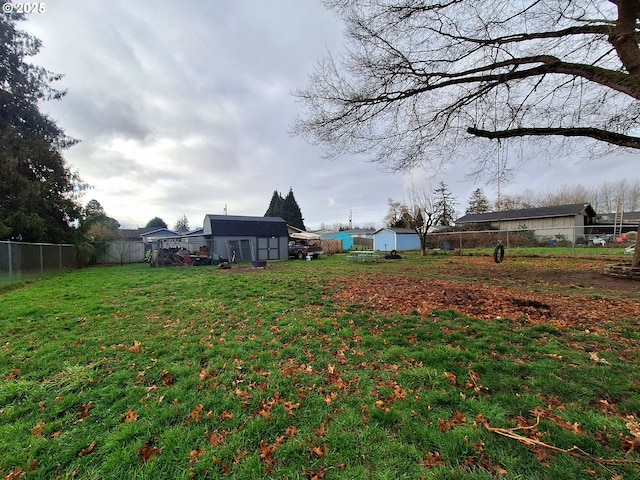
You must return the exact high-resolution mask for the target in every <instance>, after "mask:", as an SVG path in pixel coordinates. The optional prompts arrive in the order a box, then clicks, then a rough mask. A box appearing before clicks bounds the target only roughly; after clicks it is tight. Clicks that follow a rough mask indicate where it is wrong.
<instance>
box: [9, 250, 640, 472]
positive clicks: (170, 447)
mask: <svg viewBox="0 0 640 480" xmlns="http://www.w3.org/2000/svg"><path fill="white" fill-rule="evenodd" d="M443 258H445V257H424V258H421V257H411V258H407V259H405V260H403V261H402V262H396V263H393V262H390V263H385V264H384V265H382V266H379V265H360V264H351V263H349V262H347V261H346V260H345V258H344V257H343V256H341V255H336V256H333V257H329V258H323V259H320V260H317V261H312V262H301V261H289V262H281V263H274V264H273V265H270V266H269V267H268V268H267V269H264V270H262V269H246V270H242V269H231V270H228V271H224V270H218V269H216V268H215V267H198V268H149V267H148V265H146V264H145V265H130V266H125V267H106V268H90V269H85V270H78V271H72V272H67V273H62V274H60V275H56V276H50V277H47V278H44V279H42V280H36V281H31V282H29V283H28V284H22V285H16V286H13V287H11V288H7V289H5V290H3V291H2V292H0V316H1V319H0V321H1V322H2V324H1V328H0V340H1V347H0V382H1V383H0V475H3V476H4V477H5V478H6V479H18V478H28V479H32V478H33V479H67V478H68V479H72V478H73V479H118V480H120V479H133V478H136V479H182V478H184V479H188V478H243V479H245V478H246V479H256V478H278V479H282V478H289V479H297V478H314V479H322V478H325V479H343V478H349V479H373V478H375V479H387V478H388V479H402V478H406V479H419V478H426V479H431V478H433V479H456V478H464V479H492V478H496V477H499V478H507V479H538V478H543V479H547V478H548V479H575V478H593V479H612V478H621V479H634V478H639V475H638V471H639V469H640V463H637V462H640V455H639V450H640V446H639V444H638V442H640V439H639V438H640V437H638V436H634V435H640V433H639V432H637V431H635V432H634V429H635V428H637V427H639V425H638V423H637V422H638V418H637V415H638V412H640V360H639V354H638V348H637V346H638V342H639V341H640V333H639V332H638V331H637V329H635V328H630V327H628V326H627V324H628V322H627V319H624V318H620V319H619V322H618V328H617V329H616V334H615V335H613V334H612V335H610V336H606V335H596V334H594V333H590V332H589V331H584V330H576V331H572V330H568V331H566V330H559V329H556V328H554V327H547V326H540V325H535V326H534V325H530V324H528V323H527V322H526V321H524V320H522V319H514V320H518V321H511V320H509V319H499V320H495V321H479V320H474V319H472V318H468V317H463V316H461V315H459V314H457V313H456V312H455V311H453V310H450V311H443V312H434V313H433V314H431V315H429V316H426V317H424V316H420V315H418V314H417V313H415V312H414V313H410V314H402V315H401V314H392V315H391V316H382V315H381V314H379V313H378V312H376V311H375V310H373V309H371V308H368V307H367V306H365V305H339V304H337V303H336V302H334V300H333V298H332V293H333V292H332V291H331V288H334V287H331V286H330V285H334V284H335V283H334V282H332V279H334V278H336V276H344V275H351V274H352V272H356V271H357V272H360V273H361V272H362V271H366V269H367V268H375V269H377V271H386V272H388V273H389V274H394V273H401V272H402V269H403V268H406V265H407V262H412V263H413V265H414V266H417V267H419V266H424V267H425V269H431V271H432V270H433V268H436V266H437V265H438V262H442V261H443ZM414 274H415V273H414ZM630 345H635V348H630ZM537 421H539V423H538V424H536V422H537ZM532 426H534V427H532ZM487 427H489V428H487ZM516 427H526V428H523V429H520V430H515V431H510V430H506V429H511V428H516ZM496 429H497V430H496ZM509 432H512V433H513V434H514V435H515V434H517V435H519V436H520V437H525V438H530V439H532V440H535V441H537V442H540V443H541V444H544V445H549V446H552V447H555V448H556V449H560V450H562V451H558V450H552V449H549V448H546V447H543V446H540V444H536V445H533V446H532V445H529V446H527V445H526V444H525V443H524V441H523V440H520V439H518V438H512V437H509V436H506V435H505V433H507V434H508V433H509ZM634 442H635V443H634ZM567 452H568V453H567ZM633 462H636V463H635V464H634V463H633ZM616 475H617V476H618V477H616Z"/></svg>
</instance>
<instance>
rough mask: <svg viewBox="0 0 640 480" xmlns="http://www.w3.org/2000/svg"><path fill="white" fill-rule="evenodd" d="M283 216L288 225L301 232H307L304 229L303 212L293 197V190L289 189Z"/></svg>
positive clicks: (284, 203) (283, 207)
mask: <svg viewBox="0 0 640 480" xmlns="http://www.w3.org/2000/svg"><path fill="white" fill-rule="evenodd" d="M282 215H283V217H282V218H284V219H285V220H286V221H287V223H288V224H289V225H291V226H292V227H296V228H299V229H300V230H306V228H305V227H304V219H303V218H302V212H301V211H300V207H299V206H298V202H296V199H295V197H294V196H293V189H292V188H289V193H288V194H287V196H286V197H285V199H284V202H283V204H282Z"/></svg>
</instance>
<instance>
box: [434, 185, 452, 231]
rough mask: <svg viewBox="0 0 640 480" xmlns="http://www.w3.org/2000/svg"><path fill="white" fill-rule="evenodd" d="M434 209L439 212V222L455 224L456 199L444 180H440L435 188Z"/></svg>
mask: <svg viewBox="0 0 640 480" xmlns="http://www.w3.org/2000/svg"><path fill="white" fill-rule="evenodd" d="M433 194H434V210H435V211H436V212H438V214H439V217H440V218H439V222H438V223H439V224H440V225H444V226H447V227H448V226H451V225H453V223H454V221H455V217H456V203H457V202H456V200H455V198H454V197H453V194H452V193H451V192H450V191H449V188H448V187H447V186H446V185H445V183H444V182H440V183H439V184H438V187H437V188H436V189H435V190H434V192H433Z"/></svg>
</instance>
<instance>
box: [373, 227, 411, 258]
mask: <svg viewBox="0 0 640 480" xmlns="http://www.w3.org/2000/svg"><path fill="white" fill-rule="evenodd" d="M373 249H374V250H379V251H384V252H390V251H391V250H399V251H407V250H420V237H418V234H417V233H416V232H415V231H414V230H411V229H410V228H390V227H389V228H381V229H380V230H377V231H376V232H375V233H374V234H373Z"/></svg>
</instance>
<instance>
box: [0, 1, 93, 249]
mask: <svg viewBox="0 0 640 480" xmlns="http://www.w3.org/2000/svg"><path fill="white" fill-rule="evenodd" d="M20 20H24V15H23V14H18V13H8V14H3V15H0V239H5V238H9V239H11V238H16V239H20V240H23V241H31V242H69V241H72V240H73V238H74V236H75V233H76V232H75V230H74V228H73V227H72V225H71V224H72V223H73V222H74V221H75V220H78V219H79V218H80V216H81V209H82V207H81V205H80V204H79V203H78V192H79V191H81V190H82V188H83V187H84V185H83V184H82V182H81V181H80V179H79V178H78V177H77V175H76V174H75V173H74V172H72V171H71V170H70V169H69V167H68V166H67V165H66V163H65V161H64V158H63V157H62V151H63V150H64V149H65V148H68V147H70V146H71V145H73V144H74V143H75V140H73V139H70V138H69V137H67V136H66V135H65V133H64V131H63V130H62V129H61V128H60V127H59V126H58V125H57V124H56V122H55V121H54V120H52V119H51V118H50V117H48V116H47V115H45V114H44V113H42V112H41V111H40V107H39V102H40V101H45V100H58V99H60V98H62V97H63V96H64V94H65V92H64V91H60V90H56V89H54V88H53V87H52V84H53V83H54V82H55V81H57V80H59V79H60V78H62V76H61V75H58V74H55V73H52V72H49V71H48V70H45V69H44V68H42V67H38V66H36V65H33V64H32V63H29V62H28V57H32V56H35V55H36V54H37V53H38V51H39V50H40V46H41V42H40V40H38V39H37V38H35V37H33V36H31V35H28V34H27V33H25V32H24V31H21V30H18V29H17V28H16V23H17V22H18V21H20Z"/></svg>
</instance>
